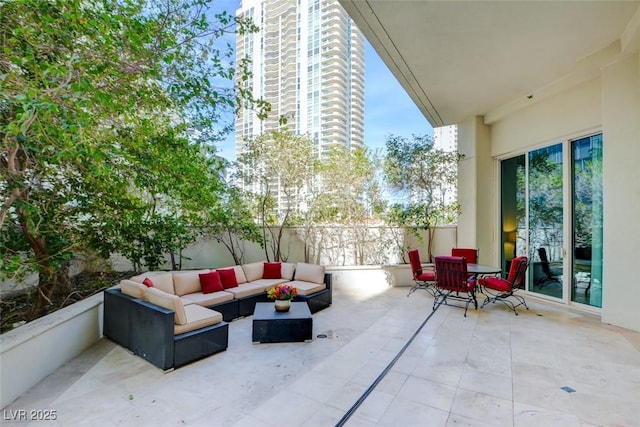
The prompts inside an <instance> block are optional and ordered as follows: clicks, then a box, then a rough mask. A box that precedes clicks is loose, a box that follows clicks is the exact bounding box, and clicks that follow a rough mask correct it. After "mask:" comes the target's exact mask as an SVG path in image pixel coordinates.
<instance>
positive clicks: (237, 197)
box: [203, 187, 264, 265]
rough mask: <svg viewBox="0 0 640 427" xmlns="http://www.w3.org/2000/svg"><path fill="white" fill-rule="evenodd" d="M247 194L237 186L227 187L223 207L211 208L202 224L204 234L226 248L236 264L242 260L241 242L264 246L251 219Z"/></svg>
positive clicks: (260, 235)
mask: <svg viewBox="0 0 640 427" xmlns="http://www.w3.org/2000/svg"><path fill="white" fill-rule="evenodd" d="M248 198H249V195H247V194H246V193H244V192H242V191H241V190H240V189H239V188H234V187H229V191H228V193H227V196H226V198H225V199H224V200H223V209H212V210H211V211H210V213H211V215H210V217H209V220H208V222H207V224H205V225H204V226H203V230H204V231H205V232H206V235H208V236H211V237H212V238H213V239H214V240H215V241H216V242H218V243H221V244H222V245H224V247H226V248H227V250H228V251H229V253H230V254H231V256H232V257H233V261H234V262H235V263H236V265H240V264H242V263H243V262H244V250H243V242H257V243H259V244H260V245H262V246H264V241H263V240H262V239H263V235H262V234H261V233H260V230H258V227H257V226H256V223H255V221H254V220H253V212H254V211H253V210H252V209H251V204H250V203H249V200H248Z"/></svg>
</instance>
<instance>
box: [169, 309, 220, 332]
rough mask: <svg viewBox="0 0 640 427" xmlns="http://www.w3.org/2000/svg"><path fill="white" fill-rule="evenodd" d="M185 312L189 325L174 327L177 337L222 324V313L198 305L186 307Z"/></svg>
mask: <svg viewBox="0 0 640 427" xmlns="http://www.w3.org/2000/svg"><path fill="white" fill-rule="evenodd" d="M184 311H185V314H186V316H187V323H185V324H184V325H175V326H174V327H173V333H174V334H175V335H178V334H184V333H185V332H189V331H195V330H196V329H200V328H204V327H205V326H210V325H215V324H218V323H220V322H222V313H219V312H217V311H215V310H210V309H208V308H204V307H201V306H199V305H196V304H191V305H188V306H186V307H185V308H184Z"/></svg>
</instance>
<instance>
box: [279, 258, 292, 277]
mask: <svg viewBox="0 0 640 427" xmlns="http://www.w3.org/2000/svg"><path fill="white" fill-rule="evenodd" d="M295 271H296V265H295V264H293V263H291V262H283V263H282V268H281V269H280V274H281V275H282V278H283V279H287V280H292V279H293V273H294V272H295Z"/></svg>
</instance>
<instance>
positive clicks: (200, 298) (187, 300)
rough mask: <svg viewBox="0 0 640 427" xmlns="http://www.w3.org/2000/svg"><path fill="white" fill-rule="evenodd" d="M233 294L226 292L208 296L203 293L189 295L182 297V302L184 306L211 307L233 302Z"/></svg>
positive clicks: (213, 293)
mask: <svg viewBox="0 0 640 427" xmlns="http://www.w3.org/2000/svg"><path fill="white" fill-rule="evenodd" d="M232 299H233V294H232V293H231V292H226V291H218V292H211V293H208V294H205V293H202V292H196V293H194V294H187V295H184V296H182V302H183V303H184V305H185V306H186V305H188V304H198V305H201V306H203V307H209V306H212V305H216V304H220V303H223V302H225V301H231V300H232Z"/></svg>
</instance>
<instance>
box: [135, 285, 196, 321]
mask: <svg viewBox="0 0 640 427" xmlns="http://www.w3.org/2000/svg"><path fill="white" fill-rule="evenodd" d="M145 292H146V295H147V301H149V302H150V303H151V304H155V305H159V306H160V307H164V308H166V309H167V310H172V311H174V312H175V324H176V325H184V324H186V323H187V315H186V314H185V312H184V305H182V300H181V299H180V297H179V296H178V295H171V294H168V293H166V292H162V291H161V290H159V289H157V288H147V290H146V291H145Z"/></svg>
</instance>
